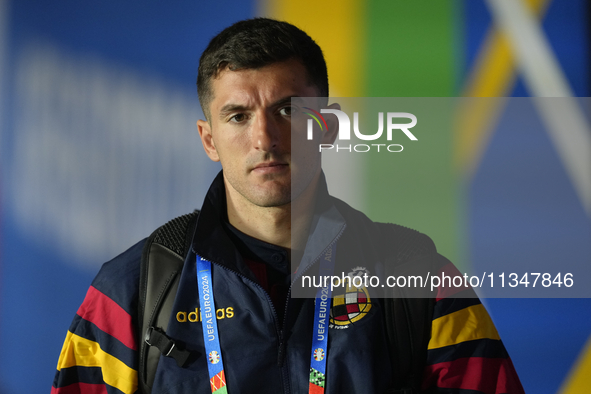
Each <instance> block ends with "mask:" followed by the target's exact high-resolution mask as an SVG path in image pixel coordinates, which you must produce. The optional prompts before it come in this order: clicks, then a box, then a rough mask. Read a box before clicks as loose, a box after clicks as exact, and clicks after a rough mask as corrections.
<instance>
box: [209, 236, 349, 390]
mask: <svg viewBox="0 0 591 394" xmlns="http://www.w3.org/2000/svg"><path fill="white" fill-rule="evenodd" d="M346 227H347V225H344V226H343V227H342V228H341V230H340V231H339V233H338V234H337V236H336V237H335V238H334V239H333V240H332V241H331V242H330V243H329V244H328V246H327V247H326V248H324V250H323V251H322V253H320V254H319V255H318V256H317V257H316V258H315V259H314V261H313V262H312V264H308V266H307V267H306V268H305V269H304V270H303V271H301V272H299V273H298V275H297V276H296V277H295V278H294V279H293V281H292V282H291V284H290V285H289V289H288V291H287V299H286V301H285V314H284V315H283V316H284V318H283V320H284V321H283V322H282V323H283V324H282V325H281V329H279V328H278V327H279V324H278V323H279V316H278V315H277V310H276V309H275V306H274V305H273V300H271V296H269V294H268V293H267V291H265V289H264V288H263V287H262V286H261V285H259V284H258V283H257V282H255V281H253V280H252V279H250V278H248V277H246V276H245V275H243V274H241V273H240V272H238V271H235V270H233V269H230V268H228V267H226V266H223V265H221V264H218V263H216V262H215V261H211V260H209V262H210V263H212V264H215V265H216V266H218V267H220V268H222V269H225V270H226V271H229V272H232V273H234V274H236V275H238V276H239V277H241V278H244V279H246V280H247V281H249V282H251V283H253V284H254V285H255V286H256V287H258V288H259V289H261V290H262V291H263V293H264V294H265V297H266V298H267V302H268V303H269V305H270V306H271V311H272V312H273V319H274V320H275V331H276V333H277V338H278V339H279V346H278V351H277V366H279V367H280V368H281V378H282V381H283V387H284V392H285V393H286V394H289V393H290V392H291V385H290V382H289V369H288V368H287V365H286V363H285V353H286V349H285V347H286V345H285V341H284V338H283V330H284V329H285V323H286V319H287V317H288V309H287V308H288V307H289V299H290V298H291V288H292V286H293V285H294V283H295V282H296V280H297V279H298V278H300V277H301V276H302V275H303V274H304V273H305V272H306V271H308V269H310V268H311V267H313V266H314V265H315V264H316V263H317V262H318V261H320V258H321V257H322V256H323V255H324V254H325V253H326V251H327V250H328V249H330V248H332V246H333V245H334V244H335V243H336V242H337V241H338V240H339V239H340V238H341V236H342V235H343V232H344V231H345V228H346Z"/></svg>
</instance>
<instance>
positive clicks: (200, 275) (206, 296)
mask: <svg viewBox="0 0 591 394" xmlns="http://www.w3.org/2000/svg"><path fill="white" fill-rule="evenodd" d="M197 286H198V287H199V306H200V307H201V325H202V327H203V341H204V342H205V352H206V353H207V369H208V370H209V383H210V385H211V392H212V393H216V394H226V393H227V392H228V390H227V388H226V377H225V376H224V362H223V361H222V350H221V348H220V337H219V336H218V322H217V318H216V314H215V304H214V302H213V281H212V279H211V263H210V262H209V261H207V260H205V259H203V258H202V257H200V256H197Z"/></svg>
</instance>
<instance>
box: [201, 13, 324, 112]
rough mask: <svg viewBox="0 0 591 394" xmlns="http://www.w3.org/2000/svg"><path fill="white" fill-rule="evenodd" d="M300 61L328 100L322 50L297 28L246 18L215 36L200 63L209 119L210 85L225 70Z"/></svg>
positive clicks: (270, 21) (286, 24)
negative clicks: (293, 60)
mask: <svg viewBox="0 0 591 394" xmlns="http://www.w3.org/2000/svg"><path fill="white" fill-rule="evenodd" d="M290 59H296V60H299V61H300V62H301V63H302V65H303V66H304V68H305V69H306V72H307V73H308V78H309V80H310V82H311V83H312V84H313V85H315V86H316V87H317V88H318V90H319V93H320V97H328V71H327V69H326V62H325V60H324V55H323V54H322V50H321V49H320V47H319V46H318V44H316V42H314V40H312V38H311V37H310V36H308V35H307V34H306V33H305V32H303V31H302V30H300V29H298V28H297V27H295V26H294V25H291V24H289V23H287V22H282V21H278V20H274V19H269V18H254V19H247V20H243V21H240V22H237V23H235V24H233V25H232V26H230V27H227V28H226V29H224V30H223V31H222V32H221V33H219V34H218V35H217V36H215V37H214V38H213V39H212V40H211V41H210V42H209V45H208V46H207V48H206V49H205V51H204V52H203V54H202V55H201V59H200V60H199V71H198V72H197V94H198V95H199V101H200V103H201V108H202V109H203V113H204V114H205V116H206V117H207V118H208V119H210V116H209V115H210V113H209V104H210V103H211V100H212V99H213V92H212V88H211V82H212V80H213V79H214V78H216V77H217V76H218V74H219V73H220V72H221V71H223V70H225V69H230V70H232V71H236V70H241V69H256V68H261V67H264V66H268V65H270V64H273V63H277V62H282V61H287V60H290Z"/></svg>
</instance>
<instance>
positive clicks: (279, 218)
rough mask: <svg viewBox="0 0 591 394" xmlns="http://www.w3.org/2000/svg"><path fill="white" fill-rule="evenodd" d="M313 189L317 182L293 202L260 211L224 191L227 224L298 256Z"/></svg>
mask: <svg viewBox="0 0 591 394" xmlns="http://www.w3.org/2000/svg"><path fill="white" fill-rule="evenodd" d="M316 187H317V182H313V184H312V185H310V187H309V188H308V189H307V190H305V191H304V192H303V193H302V195H300V196H299V197H298V198H297V199H296V200H294V201H292V202H291V203H289V204H286V205H282V206H279V207H259V206H256V205H254V204H252V203H249V202H247V201H245V200H244V199H241V198H232V196H230V195H229V193H228V192H227V190H226V197H227V198H226V201H227V212H228V221H229V222H230V224H231V225H232V226H234V227H235V228H236V229H238V230H240V231H241V232H243V233H245V234H247V235H250V236H251V237H254V238H257V239H260V240H261V241H265V242H268V243H270V244H273V245H277V246H281V247H284V248H287V249H290V250H293V251H294V252H296V253H298V252H300V253H301V252H303V249H304V247H305V245H306V241H307V232H308V228H309V226H310V221H311V220H312V214H313V208H314V197H315V195H316ZM292 235H293V237H292Z"/></svg>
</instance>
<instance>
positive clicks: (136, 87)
mask: <svg viewBox="0 0 591 394" xmlns="http://www.w3.org/2000/svg"><path fill="white" fill-rule="evenodd" d="M201 3H203V4H198V2H195V1H179V2H168V3H166V4H165V3H163V2H142V3H138V2H121V1H114V0H106V1H102V2H100V3H93V4H91V3H88V2H79V1H71V0H64V1H60V2H43V1H39V0H18V1H16V0H0V130H1V134H0V350H1V351H0V393H2V394H21V393H32V392H43V391H46V392H48V391H49V390H50V386H51V382H52V379H53V375H54V372H55V366H56V363H57V358H58V355H59V351H60V349H61V345H62V341H63V339H64V337H65V333H66V330H67V328H68V326H69V324H70V321H71V319H72V318H73V316H74V313H75V311H76V310H77V308H78V306H79V304H80V303H81V302H82V299H83V297H84V294H85V292H86V290H87V288H88V285H89V284H90V282H91V280H92V278H93V277H94V275H95V273H96V272H97V270H98V268H99V267H100V264H101V263H102V262H104V261H106V260H108V259H110V258H112V257H113V256H115V255H116V254H118V253H120V252H122V251H123V250H125V248H127V247H128V246H130V245H132V244H133V243H135V242H136V241H138V240H140V239H141V238H143V237H146V236H147V235H149V233H150V232H151V231H152V230H153V229H154V228H155V227H157V226H158V225H159V224H161V223H163V222H165V221H166V220H168V219H170V218H173V217H175V216H177V215H179V214H182V213H185V212H188V211H190V210H193V209H195V208H198V207H199V206H200V205H201V200H202V198H203V196H204V194H205V191H206V189H207V186H208V185H209V183H210V181H211V180H212V179H213V177H214V175H215V174H216V172H217V171H218V169H219V168H218V167H217V165H214V164H212V163H210V162H209V161H208V159H207V158H206V156H205V155H204V153H203V151H202V148H201V146H200V142H199V139H198V135H197V133H196V128H195V121H196V119H198V118H200V117H202V114H201V110H200V108H199V104H198V100H197V96H196V89H195V85H194V84H195V77H196V69H197V64H198V58H199V55H200V53H201V52H202V50H203V49H204V48H205V46H206V44H207V42H208V40H209V39H210V38H211V37H212V36H213V35H215V34H216V33H217V32H219V31H220V30H221V29H223V28H224V27H226V26H227V25H229V24H231V23H232V22H234V21H237V20H240V19H244V18H247V17H253V16H258V15H265V16H273V17H277V18H280V19H285V20H287V21H290V22H292V23H295V24H296V25H298V26H300V27H301V28H303V29H304V30H305V31H307V32H308V33H309V34H310V35H311V36H312V37H313V38H315V39H316V40H317V41H318V43H319V44H320V46H321V47H322V48H323V50H324V51H325V54H326V56H327V60H328V66H329V74H330V78H331V96H334V97H339V96H372V97H390V96H399V97H456V96H467V97H505V96H507V97H509V96H525V97H528V96H551V97H552V96H558V97H564V96H574V97H586V96H589V95H590V89H591V81H590V79H589V78H590V77H589V76H590V60H591V56H590V50H591V45H590V39H591V33H590V16H591V11H590V8H591V6H590V5H589V4H588V2H586V1H585V0H527V1H525V0H514V1H508V2H507V1H505V2H504V1H496V0H490V1H488V2H485V1H480V0H465V1H461V0H457V1H452V0H449V1H422V0H421V1H412V2H411V1H403V0H395V1H392V0H390V1H386V0H373V1H367V2H366V1H361V0H343V1H309V0H304V1H298V2H295V1H288V0H279V1H272V0H269V1H267V2H257V1H251V2H249V1H239V0H228V1H225V2H217V3H216V2H201ZM507 7H509V9H508V11H509V12H508V13H507V12H504V11H507ZM515 18H517V19H516V20H515ZM512 26H520V28H521V29H522V30H520V31H519V32H516V31H515V30H514V29H513V30H512ZM519 37H521V38H523V37H525V38H526V41H525V42H522V41H523V40H522V39H521V38H519ZM520 40H521V41H520ZM527 40H529V41H527ZM536 48H542V49H545V52H544V51H542V52H541V55H540V52H535V50H534V49H536ZM536 56H537V57H536ZM532 65H533V66H532ZM539 70H544V72H545V73H544V74H543V75H542V76H541V77H540V76H539V75H538V73H537V72H538V71H539ZM585 103H586V104H587V107H585ZM580 105H581V108H582V110H581V111H582V112H583V113H584V112H585V110H586V111H588V110H589V106H588V101H587V102H582V104H580ZM505 110H506V108H503V107H502V106H499V107H498V108H493V106H488V107H487V111H485V112H484V113H482V114H481V115H480V116H479V117H476V120H475V122H476V123H474V124H473V126H472V127H468V128H458V129H455V130H449V131H445V130H443V131H442V132H441V133H437V134H433V135H430V136H429V137H428V140H429V141H430V143H429V144H425V146H427V148H425V149H423V150H421V153H420V154H418V153H417V154H416V155H408V156H407V157H405V162H404V167H403V168H402V167H401V168H398V167H397V168H391V167H390V166H388V165H387V164H385V163H383V162H380V160H379V159H375V158H372V159H371V160H369V161H368V162H366V163H364V164H363V171H364V174H365V176H366V178H367V179H368V182H367V184H366V185H361V188H362V189H364V193H363V195H361V196H360V197H359V198H360V201H361V205H362V206H364V207H365V210H366V211H367V213H368V214H369V215H370V216H371V217H373V218H376V219H377V218H379V219H380V220H384V221H393V222H397V223H400V224H403V225H406V226H409V227H413V228H417V229H419V230H421V231H423V232H425V233H427V234H429V235H430V236H431V237H432V238H433V239H434V240H435V242H436V244H437V245H438V249H439V250H440V251H441V252H442V253H443V254H444V255H446V256H447V257H449V258H450V259H452V260H453V261H454V262H456V263H457V264H458V265H459V266H460V267H462V268H463V269H468V268H470V267H472V266H477V265H479V264H494V262H495V261H504V262H507V261H508V262H511V261H512V259H516V260H518V259H521V260H528V261H533V262H540V264H541V265H544V264H560V262H561V261H564V260H565V259H568V260H574V261H580V262H581V264H585V265H591V208H590V206H591V204H590V203H589V201H590V200H589V194H585V193H586V191H588V182H587V181H586V180H585V177H584V174H587V172H586V171H588V170H587V169H585V168H582V169H581V168H579V170H578V171H577V170H576V169H574V170H573V165H572V164H569V163H572V161H569V154H568V152H566V153H565V152H564V150H561V149H557V145H556V142H555V141H556V138H555V134H553V132H552V130H551V127H550V126H548V132H547V133H540V132H533V131H530V130H527V129H524V130H523V131H522V132H520V133H511V134H508V133H505V132H503V129H502V128H495V127H491V125H494V124H496V122H497V121H498V120H499V119H501V118H502V117H503V113H504V111H505ZM582 119H583V120H584V121H585V122H586V124H589V122H590V121H591V119H590V118H589V117H588V113H587V114H586V115H585V114H583V118H582ZM584 132H585V131H584ZM584 132H583V136H582V141H589V140H591V137H590V136H589V134H584ZM586 132H587V133H588V132H589V128H587V129H586ZM425 138H427V137H425ZM582 145H583V147H582V148H581V149H582V150H581V151H580V152H582V153H577V154H576V155H577V156H581V155H584V154H586V153H585V152H588V151H589V149H591V148H590V147H585V146H584V145H585V144H582ZM572 156H573V155H570V157H571V158H572ZM580 158H582V159H583V160H582V163H585V160H589V157H580ZM434 163H437V165H434ZM587 163H589V161H587ZM577 174H579V175H577ZM580 174H583V176H582V177H581V175H580ZM590 179H591V177H590ZM392 205H394V206H399V207H400V209H394V210H390V211H389V212H392V214H391V216H387V217H384V215H383V212H384V209H383V208H384V207H385V206H392ZM485 304H486V305H487V307H488V308H489V311H490V312H491V315H492V316H493V319H494V321H495V323H496V325H497V328H498V330H499V332H500V334H501V337H502V338H503V340H504V342H505V344H506V347H507V349H508V350H509V353H510V354H511V356H512V358H513V361H514V364H515V366H516V368H517V370H518V373H519V374H520V376H521V379H522V382H523V384H524V387H525V389H526V392H528V393H559V392H560V393H565V394H566V393H568V394H571V393H586V392H589V391H590V390H591V378H590V376H591V339H590V338H591V337H590V335H591V300H590V299H487V300H485Z"/></svg>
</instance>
